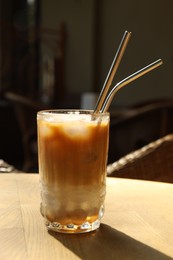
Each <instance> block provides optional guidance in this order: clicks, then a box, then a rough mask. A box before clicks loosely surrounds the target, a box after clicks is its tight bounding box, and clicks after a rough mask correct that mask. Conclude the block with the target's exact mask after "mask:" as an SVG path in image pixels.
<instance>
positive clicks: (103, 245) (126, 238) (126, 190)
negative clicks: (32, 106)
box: [0, 174, 173, 260]
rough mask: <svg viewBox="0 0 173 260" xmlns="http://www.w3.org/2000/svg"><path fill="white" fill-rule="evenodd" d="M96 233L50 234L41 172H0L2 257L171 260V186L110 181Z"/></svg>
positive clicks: (172, 203)
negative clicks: (42, 204)
mask: <svg viewBox="0 0 173 260" xmlns="http://www.w3.org/2000/svg"><path fill="white" fill-rule="evenodd" d="M105 205H106V211H105V216H104V218H103V223H102V225H101V227H100V229H99V230H98V231H95V232H91V233H87V234H76V235H67V234H59V233H53V232H47V230H46V228H45V226H44V222H43V219H42V217H41V214H40V212H39V206H40V195H39V179H38V174H0V259H5V260H11V259H13V260H14V259H22V260H23V259H26V260H30V259H33V260H35V259H41V260H44V259H45V260H47V259H51V260H52V259H53V260H54V259H105V258H109V259H122V260H123V259H133V260H134V259H152V260H153V259H157V260H158V259H173V228H172V227H173V184H167V183H159V182H149V181H137V180H128V179H118V178H108V179H107V196H106V203H105Z"/></svg>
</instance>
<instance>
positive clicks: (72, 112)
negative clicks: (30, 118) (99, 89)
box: [37, 108, 110, 117]
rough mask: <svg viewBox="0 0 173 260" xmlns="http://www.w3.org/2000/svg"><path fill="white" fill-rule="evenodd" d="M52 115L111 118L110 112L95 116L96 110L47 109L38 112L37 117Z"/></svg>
mask: <svg viewBox="0 0 173 260" xmlns="http://www.w3.org/2000/svg"><path fill="white" fill-rule="evenodd" d="M48 114H49V115H50V114H69V115H75V114H77V115H80V114H81V115H84V114H86V115H91V114H93V116H94V117H100V116H106V115H107V116H109V115H110V113H109V112H101V113H96V114H94V110H91V109H68V108H67V109H45V110H40V111H38V112H37V115H48Z"/></svg>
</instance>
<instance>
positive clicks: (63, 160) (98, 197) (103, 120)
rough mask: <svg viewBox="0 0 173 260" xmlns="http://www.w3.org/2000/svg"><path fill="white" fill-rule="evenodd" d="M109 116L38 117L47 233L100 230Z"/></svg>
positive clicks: (63, 113)
mask: <svg viewBox="0 0 173 260" xmlns="http://www.w3.org/2000/svg"><path fill="white" fill-rule="evenodd" d="M109 120H110V119H109V113H97V114H93V112H92V111H88V110H47V111H40V112H38V114H37V125H38V148H39V177H40V186H41V213H42V215H43V217H44V219H45V223H46V226H47V228H48V230H53V231H57V232H63V233H83V232H89V231H92V230H95V229H98V228H99V226H100V221H101V218H102V216H103V213H104V200H105V194H106V164H107V155H108V142H109Z"/></svg>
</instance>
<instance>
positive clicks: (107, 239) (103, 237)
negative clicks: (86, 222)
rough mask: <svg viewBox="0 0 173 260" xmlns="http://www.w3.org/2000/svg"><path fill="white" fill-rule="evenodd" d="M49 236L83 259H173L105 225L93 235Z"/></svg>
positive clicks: (53, 233) (57, 234) (58, 234)
mask: <svg viewBox="0 0 173 260" xmlns="http://www.w3.org/2000/svg"><path fill="white" fill-rule="evenodd" d="M49 234H51V235H52V236H53V237H54V238H55V239H57V240H58V241H60V242H61V243H62V244H63V245H64V246H65V247H67V248H68V249H69V250H71V251H72V252H73V253H74V254H76V255H77V256H78V257H80V258H81V259H99V260H100V259H104V260H105V259H107V258H108V259H109V260H110V259H121V260H124V259H128V260H131V259H132V260H138V259H140V260H147V259H152V260H162V259H163V260H171V259H172V258H171V257H169V256H166V255H164V254H163V253H161V252H159V251H157V250H155V249H153V248H151V247H149V246H147V245H145V244H143V243H141V242H139V241H137V240H135V239H133V238H131V237H129V236H127V235H125V234H124V233H122V232H120V231H117V230H116V229H113V228H111V227H110V226H108V225H105V224H102V225H101V227H100V229H99V230H97V231H94V232H91V233H84V234H73V235H72V234H61V233H55V232H51V231H49Z"/></svg>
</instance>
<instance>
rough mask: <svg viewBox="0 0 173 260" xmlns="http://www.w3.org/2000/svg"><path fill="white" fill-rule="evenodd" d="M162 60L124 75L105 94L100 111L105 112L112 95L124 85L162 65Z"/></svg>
mask: <svg viewBox="0 0 173 260" xmlns="http://www.w3.org/2000/svg"><path fill="white" fill-rule="evenodd" d="M162 64H163V61H162V60H161V59H159V60H156V61H155V62H153V63H151V64H149V65H148V66H146V67H144V68H143V69H140V70H138V71H137V72H135V73H133V74H131V75H130V76H128V77H126V78H125V79H123V80H122V81H120V82H118V83H117V84H116V85H115V87H114V88H113V89H112V90H111V91H110V93H109V95H108V96H107V98H106V100H105V101H104V103H103V105H102V107H101V112H102V113H103V112H106V111H108V109H109V106H110V104H111V102H112V99H113V97H114V95H115V94H116V93H117V92H118V90H120V89H121V88H122V87H124V86H125V85H127V84H129V83H130V82H132V81H134V80H135V79H137V78H139V77H141V76H143V75H144V74H146V73H147V72H149V71H151V70H153V69H155V68H157V67H158V66H160V65H162Z"/></svg>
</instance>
